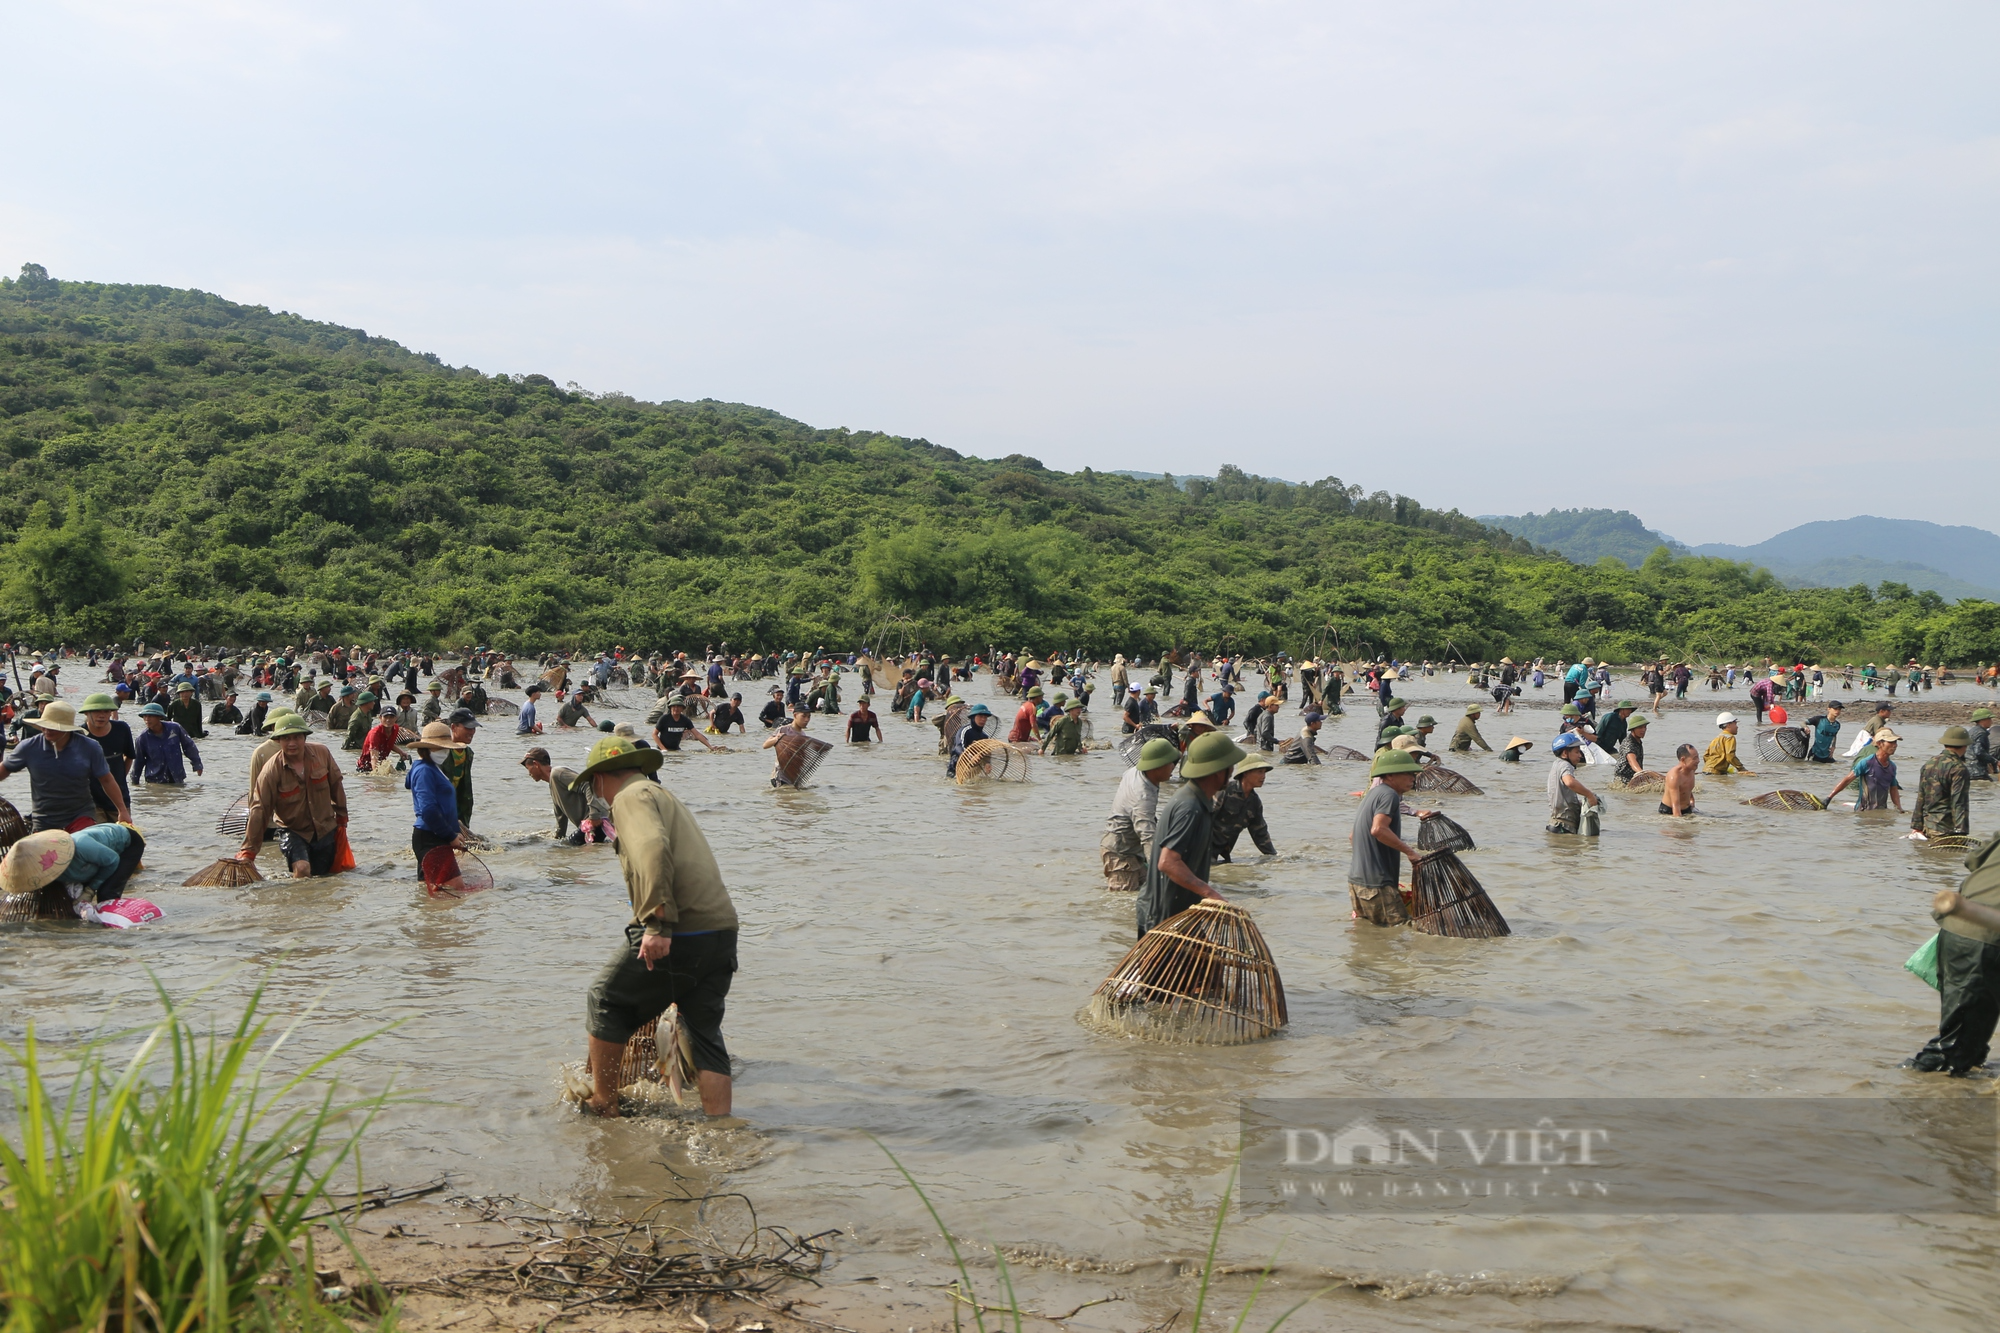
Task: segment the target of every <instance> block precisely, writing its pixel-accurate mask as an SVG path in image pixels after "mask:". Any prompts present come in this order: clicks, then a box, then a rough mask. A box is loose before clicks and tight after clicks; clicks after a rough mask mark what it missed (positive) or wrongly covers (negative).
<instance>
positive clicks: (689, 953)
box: [584, 921, 736, 1074]
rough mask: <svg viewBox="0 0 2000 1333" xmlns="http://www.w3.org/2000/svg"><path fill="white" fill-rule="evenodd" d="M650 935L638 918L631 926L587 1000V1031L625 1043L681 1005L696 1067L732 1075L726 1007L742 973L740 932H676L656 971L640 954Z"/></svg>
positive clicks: (618, 1042)
mask: <svg viewBox="0 0 2000 1333" xmlns="http://www.w3.org/2000/svg"><path fill="white" fill-rule="evenodd" d="M644 935H645V930H644V928H643V927H641V926H640V925H639V923H638V922H636V921H634V922H631V923H629V924H628V925H627V926H626V927H625V943H624V944H623V945H621V946H620V947H619V949H618V952H617V953H616V954H614V955H612V958H611V961H610V962H609V963H607V964H605V967H604V971H602V972H601V973H599V974H598V977H597V980H596V981H594V982H592V983H591V986H590V994H589V996H588V997H586V999H585V1000H584V1027H585V1029H586V1030H587V1031H588V1032H589V1033H590V1035H591V1036H593V1037H595V1038H597V1039H598V1040H599V1041H609V1042H616V1043H617V1044H618V1045H620V1046H623V1045H624V1044H625V1043H626V1042H628V1041H630V1040H631V1039H632V1034H633V1033H634V1032H637V1031H638V1030H639V1029H640V1028H642V1027H644V1026H646V1024H648V1023H650V1022H652V1021H653V1020H654V1019H656V1018H658V1017H659V1016H660V1015H661V1014H664V1013H665V1012H667V1006H668V1005H670V1004H677V1005H679V1006H680V1007H681V1023H682V1025H683V1026H684V1027H685V1028H686V1029H687V1033H688V1038H689V1044H690V1045H691V1046H693V1047H694V1067H695V1068H696V1069H706V1070H708V1071H709V1072H710V1073H713V1074H727V1073H729V1048H728V1047H726V1046H724V1045H723V1044H722V1010H723V1002H724V1001H725V1000H727V999H728V997H729V980H730V978H731V977H733V976H734V975H735V974H736V931H735V930H733V929H731V930H717V931H711V932H709V933H707V934H703V935H676V936H674V946H673V948H672V950H670V951H669V952H668V954H667V956H666V957H665V958H662V959H661V960H660V961H659V962H657V963H655V964H653V968H652V970H651V971H650V972H649V971H647V970H646V964H645V963H644V962H642V961H641V960H640V958H639V941H640V940H641V939H642V938H644Z"/></svg>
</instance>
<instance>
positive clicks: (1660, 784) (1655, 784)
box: [1613, 773, 1667, 791]
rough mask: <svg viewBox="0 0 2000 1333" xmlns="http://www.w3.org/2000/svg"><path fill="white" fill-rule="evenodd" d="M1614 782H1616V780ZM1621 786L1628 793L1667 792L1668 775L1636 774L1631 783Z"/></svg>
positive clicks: (1621, 784)
mask: <svg viewBox="0 0 2000 1333" xmlns="http://www.w3.org/2000/svg"><path fill="white" fill-rule="evenodd" d="M1613 780H1614V781H1616V779H1613ZM1619 785H1620V786H1621V787H1622V788H1623V789H1624V790H1626V791H1665V790H1666V789H1667V775H1666V774H1665V773H1640V774H1636V775H1635V776H1634V777H1633V778H1632V780H1631V781H1630V782H1626V783H1620V784H1619Z"/></svg>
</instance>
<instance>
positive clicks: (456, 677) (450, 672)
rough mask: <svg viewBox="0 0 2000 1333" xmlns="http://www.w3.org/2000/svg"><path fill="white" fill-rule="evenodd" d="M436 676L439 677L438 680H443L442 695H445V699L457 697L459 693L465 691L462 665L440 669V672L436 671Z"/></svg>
mask: <svg viewBox="0 0 2000 1333" xmlns="http://www.w3.org/2000/svg"><path fill="white" fill-rule="evenodd" d="M437 678H438V679H439V680H440V681H443V682H444V697H445V698H447V699H456V698H458V696H459V695H461V694H463V693H464V692H465V670H464V668H462V667H446V668H445V669H444V670H442V671H440V672H438V673H437Z"/></svg>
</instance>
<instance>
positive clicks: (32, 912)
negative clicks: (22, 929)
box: [0, 884, 76, 926]
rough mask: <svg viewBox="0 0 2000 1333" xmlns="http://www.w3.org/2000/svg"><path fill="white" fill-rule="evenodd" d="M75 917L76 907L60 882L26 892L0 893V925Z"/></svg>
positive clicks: (64, 919) (72, 918) (69, 919)
mask: <svg viewBox="0 0 2000 1333" xmlns="http://www.w3.org/2000/svg"><path fill="white" fill-rule="evenodd" d="M75 919H76V908H75V906H74V905H73V903H72V901H71V899H70V896H69V892H68V891H67V890H66V889H64V888H63V886H62V885H60V884H45V885H43V886H42V887H41V888H39V889H33V890H31V891H29V892H27V893H0V925H9V926H11V925H19V924H20V923H21V922H24V921H74V920H75Z"/></svg>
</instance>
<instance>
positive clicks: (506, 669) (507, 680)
mask: <svg viewBox="0 0 2000 1333" xmlns="http://www.w3.org/2000/svg"><path fill="white" fill-rule="evenodd" d="M493 680H494V683H496V684H497V685H499V686H500V688H501V689H503V690H518V689H520V688H521V679H520V677H519V676H516V675H515V674H514V668H513V667H510V666H503V667H498V668H496V669H495V671H494V673H493Z"/></svg>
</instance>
